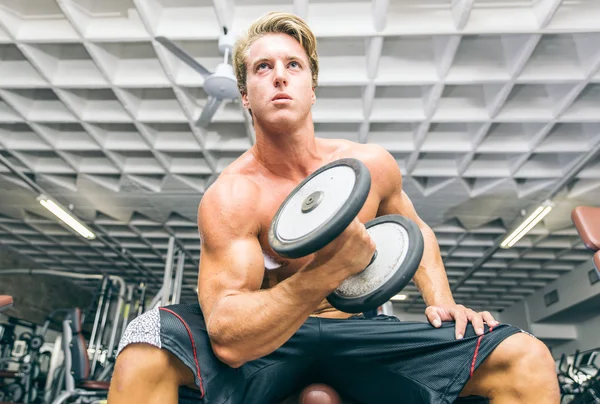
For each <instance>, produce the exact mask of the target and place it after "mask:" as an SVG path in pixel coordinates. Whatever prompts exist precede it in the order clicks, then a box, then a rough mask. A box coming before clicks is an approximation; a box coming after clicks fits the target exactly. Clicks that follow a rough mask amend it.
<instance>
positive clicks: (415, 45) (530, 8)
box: [0, 0, 600, 402]
mask: <svg viewBox="0 0 600 404" xmlns="http://www.w3.org/2000/svg"><path fill="white" fill-rule="evenodd" d="M271 10H281V11H290V12H294V13H297V14H299V15H301V16H303V17H305V18H306V19H307V21H308V22H309V24H310V25H311V27H312V28H313V30H314V32H315V34H316V35H317V37H318V41H319V42H318V53H319V58H320V69H321V70H320V80H319V86H318V88H317V90H316V94H317V102H316V104H315V105H314V108H313V116H314V121H315V130H316V134H317V136H318V137H324V138H345V139H349V140H353V141H357V142H368V143H377V144H380V145H382V146H384V147H385V148H386V149H387V150H389V151H390V152H391V153H392V154H393V155H394V157H395V158H396V160H397V162H398V165H399V166H400V168H401V170H402V173H403V176H404V189H405V191H406V192H407V193H408V195H409V196H410V198H411V199H412V201H413V202H414V205H415V207H416V209H417V212H418V213H419V215H420V216H421V217H422V218H423V219H424V220H425V221H426V222H427V223H428V224H429V225H430V226H431V227H432V228H433V229H434V231H435V233H436V236H437V238H438V242H439V244H440V248H441V252H442V256H443V259H444V264H445V267H446V269H447V274H448V277H449V280H450V284H451V287H452V290H453V293H454V297H455V299H456V300H457V302H459V303H462V304H464V305H467V306H469V307H471V308H473V309H475V310H490V311H492V313H493V314H494V316H495V317H496V318H497V319H500V320H501V321H503V322H508V323H512V324H513V325H516V326H519V327H521V328H523V329H524V330H526V331H528V332H531V333H533V334H535V335H536V336H537V337H538V338H540V339H542V340H543V341H544V342H545V343H546V344H547V345H548V346H549V347H550V348H551V349H552V353H553V355H554V357H555V358H556V361H557V377H559V378H561V380H562V382H561V383H562V385H563V388H564V389H565V395H566V396H565V398H564V401H563V402H570V400H572V399H573V395H571V396H569V395H568V394H566V393H569V389H571V392H574V393H576V392H577V391H579V390H582V389H584V387H585V385H587V384H588V383H591V382H590V380H593V377H591V376H590V375H593V374H595V372H596V371H597V369H598V368H597V366H598V365H600V361H596V354H595V352H596V349H600V337H599V335H600V312H599V309H600V282H598V280H599V277H598V271H597V270H596V269H595V267H594V265H593V260H592V257H593V254H594V251H593V250H594V246H590V245H587V246H586V244H585V243H584V242H583V240H582V237H581V234H580V233H579V231H578V229H577V228H576V226H575V224H574V221H573V217H572V212H573V210H574V209H575V208H576V207H578V206H589V207H596V206H600V202H599V201H600V156H599V151H600V2H598V1H593V0H562V1H561V0H532V1H527V0H522V1H517V0H508V1H495V0H455V1H450V0H427V1H424V0H372V1H367V0H346V1H337V0H318V1H316V0H262V1H261V0H222V1H221V0H212V1H211V0H61V1H58V0H0V162H2V164H0V190H1V193H0V246H1V247H0V294H2V295H10V296H12V297H13V300H14V305H13V307H12V308H9V309H7V310H4V311H3V313H2V314H0V323H1V324H2V326H1V327H0V329H1V330H2V331H0V335H1V336H2V340H1V341H2V346H1V347H0V354H1V356H0V358H2V359H0V377H1V378H0V386H2V387H1V389H2V393H1V394H3V397H4V400H5V401H10V400H11V399H15V397H16V395H17V394H21V396H20V399H19V402H44V401H43V400H44V399H46V401H47V402H51V401H52V400H55V399H56V398H57V397H58V396H60V393H61V391H62V392H63V393H64V392H65V391H71V392H73V391H74V390H77V389H79V390H81V389H84V390H85V386H82V384H81V383H79V384H78V386H75V387H74V386H72V385H71V386H70V385H69V380H68V379H69V377H68V373H70V372H65V371H64V365H63V364H62V358H63V357H65V356H66V355H65V351H64V349H63V348H62V346H63V345H62V344H63V343H64V338H63V334H62V330H63V325H64V324H68V323H63V320H64V319H71V320H74V319H76V318H77V314H76V312H74V311H73V309H74V308H79V309H80V310H81V314H82V315H83V316H82V317H80V320H81V322H82V323H83V324H82V330H81V334H82V335H83V336H84V338H85V341H86V345H87V353H88V355H89V362H90V364H91V370H92V371H93V373H92V374H89V375H84V377H83V379H86V380H88V381H94V380H95V381H102V380H104V381H107V380H109V378H110V370H111V368H110V367H111V363H112V362H111V360H112V359H113V358H112V356H113V351H112V349H114V348H115V344H116V343H118V339H119V336H120V335H121V332H122V330H123V329H124V327H125V325H126V324H127V322H128V321H131V320H132V319H133V318H134V317H135V315H137V314H139V313H141V312H143V311H144V310H147V309H148V308H149V307H153V306H155V305H157V304H159V305H160V304H165V303H169V302H175V301H180V302H193V301H195V300H196V290H195V288H196V280H197V271H198V259H199V251H200V248H201V246H200V242H199V238H198V231H197V225H196V213H197V207H198V203H199V200H200V198H201V196H202V194H203V192H204V191H205V190H206V188H207V187H209V186H210V185H211V183H212V182H213V181H214V180H215V179H216V178H217V177H218V175H219V173H220V172H221V171H222V170H223V168H224V167H226V166H227V165H228V164H229V163H230V162H231V161H233V160H234V159H235V158H237V157H238V156H240V155H241V154H242V153H243V152H244V151H246V150H247V149H248V148H249V147H250V146H251V145H252V144H253V142H254V133H253V130H252V127H251V125H250V124H249V121H248V116H247V115H246V114H244V113H243V111H242V108H241V104H240V102H239V99H238V98H237V97H234V98H232V99H223V100H220V101H219V102H217V103H209V100H210V99H211V97H212V95H211V94H212V92H211V91H209V90H208V88H205V86H204V82H205V77H204V76H203V74H201V72H199V71H198V69H193V68H192V67H190V66H189V65H188V64H187V63H185V62H183V61H182V59H181V55H179V56H178V55H177V54H176V53H173V52H171V51H170V50H169V49H168V48H167V47H166V46H165V44H164V43H162V42H161V41H160V40H159V39H160V37H165V38H167V39H169V40H171V41H174V42H175V43H176V44H177V45H178V46H179V47H180V48H181V49H182V50H184V52H185V53H186V54H187V55H189V56H190V57H191V58H193V59H195V60H196V61H197V62H199V63H200V64H202V65H203V66H204V67H205V68H206V69H207V70H208V71H209V72H214V71H215V70H216V69H217V66H218V65H219V64H220V63H223V61H224V59H225V56H224V54H223V53H222V52H221V51H220V49H219V45H220V44H221V45H222V44H223V43H224V39H223V38H224V37H223V35H224V33H225V32H227V33H229V35H230V36H231V35H234V36H235V35H236V34H237V33H238V32H240V30H242V29H244V28H245V27H247V26H248V25H249V24H250V22H251V21H252V20H253V19H255V18H256V17H258V16H259V15H262V14H264V13H265V12H267V11H271ZM221 50H223V48H221ZM207 105H214V106H215V108H214V110H211V111H208V110H207V108H210V107H207V108H205V106H207ZM203 111H205V114H204V115H202V112H203ZM208 112H209V113H208ZM201 116H202V119H201ZM199 120H200V121H201V122H198V121H199ZM53 203H54V204H56V206H58V207H61V208H62V209H64V210H65V211H67V212H69V213H70V214H71V215H72V216H73V217H75V218H76V219H77V220H79V221H80V222H81V223H83V224H84V225H85V226H86V227H87V228H88V229H89V230H91V232H92V233H93V237H92V236H90V237H89V238H86V237H85V236H82V235H80V234H78V233H77V232H76V231H74V230H73V229H71V228H70V227H69V226H67V225H66V224H65V222H63V221H61V220H60V219H58V218H57V217H56V216H55V215H54V214H53V213H51V210H49V209H52V206H53V205H52V204H53ZM539 207H541V208H540V209H538V208H539ZM588 213H589V212H588ZM592 213H593V215H596V219H595V220H596V228H595V230H594V231H600V221H598V218H597V215H598V214H597V213H596V212H595V211H592ZM59 214H60V213H59ZM532 214H534V216H533V217H532ZM533 218H535V220H533V221H532V222H531V221H530V224H531V225H529V226H528V227H527V228H526V229H525V231H523V232H521V233H520V234H519V236H520V238H519V237H517V241H516V242H515V243H514V245H512V246H511V247H510V248H505V246H503V245H501V244H502V242H503V241H504V240H505V239H506V238H507V237H508V236H510V235H511V234H513V231H514V230H515V229H516V228H517V227H518V226H519V225H521V224H522V223H524V222H525V221H526V219H533ZM593 219H594V218H593V217H592V220H593ZM590 226H591V225H590ZM65 309H71V310H70V311H68V310H65ZM380 310H381V311H385V312H386V313H393V314H394V315H396V316H398V317H399V318H401V319H405V320H419V321H425V317H424V310H425V304H424V302H423V300H422V299H421V297H420V295H419V293H418V291H417V289H416V288H415V286H414V285H413V284H411V285H409V286H408V287H407V288H406V289H405V290H403V291H402V294H401V295H399V296H397V297H395V298H394V299H392V301H391V302H389V303H388V304H386V305H385V306H384V307H382V308H381V309H380ZM49 316H50V317H49ZM75 323H77V321H72V322H71V325H73V324H75ZM44 325H45V326H46V327H47V330H46V329H45V328H44ZM42 334H43V335H42ZM40 336H41V337H43V340H41V341H42V342H43V343H42V344H41V346H39V347H37V348H36V346H37V345H38V344H39V343H40V340H39V337H40ZM34 341H35V342H34ZM85 348H86V347H85V346H84V347H83V352H85ZM44 352H47V353H46V354H44ZM576 353H577V355H576ZM71 359H73V358H71ZM73 362H74V363H73V364H72V366H74V367H76V366H77V364H76V363H75V361H74V360H73ZM27 363H29V364H30V366H29V368H28V367H27V365H26V364H27ZM31 364H33V365H34V366H33V369H32V366H31ZM35 369H37V370H35ZM61 371H62V373H61ZM11 372H12V373H11ZM65 373H67V375H65ZM596 379H597V376H596ZM79 382H81V380H80V381H79ZM15 385H18V386H17V387H15ZM582 386H584V387H582ZM88 387H89V386H88ZM11 389H12V390H11ZM19 389H20V390H19ZM11 394H12V396H11ZM80 394H83V393H81V392H80ZM34 396H35V397H34ZM11 397H12V398H11ZM0 401H2V399H0Z"/></svg>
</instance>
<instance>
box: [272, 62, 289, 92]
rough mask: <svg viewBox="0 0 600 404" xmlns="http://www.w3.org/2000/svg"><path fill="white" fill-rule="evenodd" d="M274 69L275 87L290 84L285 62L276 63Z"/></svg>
mask: <svg viewBox="0 0 600 404" xmlns="http://www.w3.org/2000/svg"><path fill="white" fill-rule="evenodd" d="M273 71H274V77H273V84H274V85H275V87H280V86H287V84H288V80H287V70H286V68H285V65H284V64H283V62H277V63H275V67H274V69H273Z"/></svg>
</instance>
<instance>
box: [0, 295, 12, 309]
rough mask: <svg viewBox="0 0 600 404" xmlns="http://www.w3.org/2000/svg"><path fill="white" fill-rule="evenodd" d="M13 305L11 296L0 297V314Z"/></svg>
mask: <svg viewBox="0 0 600 404" xmlns="http://www.w3.org/2000/svg"><path fill="white" fill-rule="evenodd" d="M12 305H13V298H12V296H7V295H0V312H1V311H4V310H6V309H10V308H11V307H12Z"/></svg>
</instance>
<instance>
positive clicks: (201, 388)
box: [159, 307, 204, 398]
mask: <svg viewBox="0 0 600 404" xmlns="http://www.w3.org/2000/svg"><path fill="white" fill-rule="evenodd" d="M159 310H163V311H167V312H169V313H171V314H172V315H174V316H175V317H177V318H178V319H179V321H181V323H182V324H183V326H184V327H185V329H186V331H187V333H188V336H189V337H190V342H191V343H192V351H193V352H194V361H195V362H196V371H197V372H198V379H200V398H204V387H203V385H202V376H201V375H200V364H199V363H198V355H197V354H196V343H195V342H194V338H192V331H191V330H190V327H188V325H187V323H186V322H185V320H184V319H183V318H181V316H180V315H179V314H177V313H175V312H174V311H173V310H170V309H166V308H164V307H159Z"/></svg>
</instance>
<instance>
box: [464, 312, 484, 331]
mask: <svg viewBox="0 0 600 404" xmlns="http://www.w3.org/2000/svg"><path fill="white" fill-rule="evenodd" d="M467 317H468V319H469V321H470V322H471V324H473V328H474V329H475V334H477V335H483V317H482V316H481V314H480V313H476V312H474V311H473V310H471V309H467Z"/></svg>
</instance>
